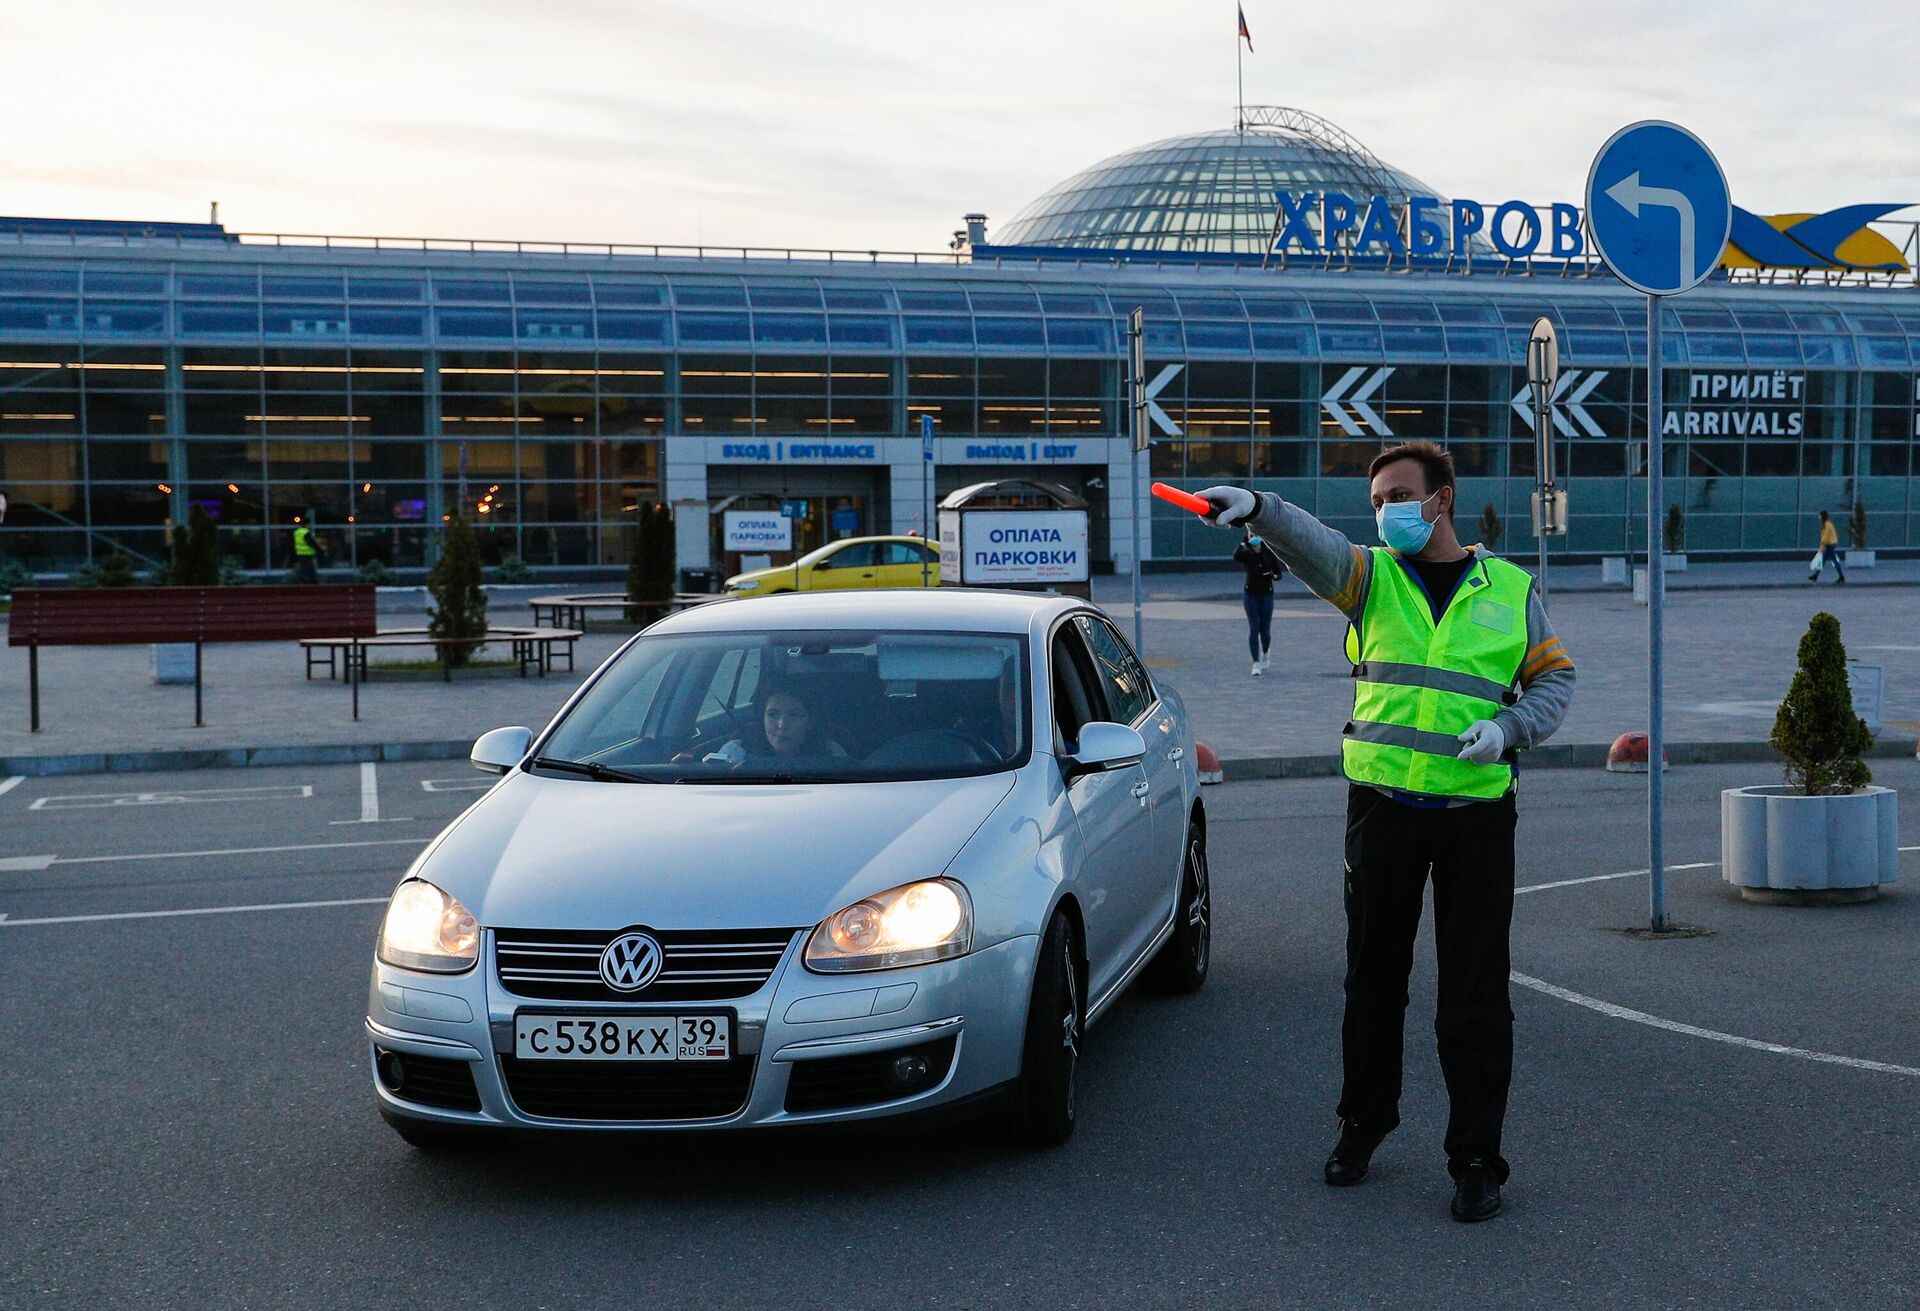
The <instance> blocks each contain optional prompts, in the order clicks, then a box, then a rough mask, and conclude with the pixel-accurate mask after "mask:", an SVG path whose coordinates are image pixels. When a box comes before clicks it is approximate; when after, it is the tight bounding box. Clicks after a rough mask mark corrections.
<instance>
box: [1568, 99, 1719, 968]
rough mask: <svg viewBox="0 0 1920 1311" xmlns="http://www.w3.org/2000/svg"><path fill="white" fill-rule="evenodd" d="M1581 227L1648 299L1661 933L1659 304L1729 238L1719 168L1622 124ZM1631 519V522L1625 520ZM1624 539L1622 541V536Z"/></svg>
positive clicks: (1653, 773) (1655, 125)
mask: <svg viewBox="0 0 1920 1311" xmlns="http://www.w3.org/2000/svg"><path fill="white" fill-rule="evenodd" d="M1587 224H1588V226H1589V227H1590V228H1591V230H1592V232H1593V243H1594V246H1595V247H1596V248H1597V249H1598V250H1599V252H1600V258H1601V259H1602V260H1604V261H1605V262H1606V265H1607V267H1608V268H1609V269H1611V270H1612V271H1613V274H1614V276H1615V277H1617V278H1619V279H1620V281H1622V282H1624V283H1626V284H1627V285H1628V286H1629V287H1632V288H1633V289H1634V290H1635V291H1638V292H1641V293H1643V294H1644V295H1645V296H1646V298H1647V447H1646V450H1647V900H1648V910H1649V913H1650V918H1651V919H1652V927H1653V932H1655V933H1666V932H1668V931H1669V930H1670V929H1671V927H1672V924H1671V922H1670V921H1669V920H1668V918H1667V850H1666V795H1665V788H1666V783H1665V777H1664V773H1663V771H1664V768H1665V765H1666V726H1665V722H1664V714H1665V710H1666V687H1665V682H1666V668H1665V666H1666V595H1667V575H1666V542H1665V541H1664V540H1663V538H1664V536H1665V533H1666V523H1665V519H1664V514H1663V512H1664V511H1665V509H1666V504H1665V503H1666V495H1665V489H1664V487H1663V486H1662V482H1663V480H1664V476H1665V473H1666V469H1665V465H1666V459H1665V454H1664V452H1663V451H1662V449H1661V448H1662V446H1663V444H1664V437H1663V434H1662V432H1661V429H1662V428H1663V427H1664V426H1665V420H1666V415H1665V414H1664V412H1663V408H1664V407H1663V402H1664V400H1665V390H1666V377H1665V373H1666V358H1665V354H1666V353H1665V351H1664V350H1663V348H1662V344H1661V340H1660V337H1661V331H1660V315H1661V310H1660V303H1661V300H1662V299H1663V298H1664V297H1667V296H1678V295H1680V294H1681V293H1683V292H1686V291H1690V290H1692V289H1693V288H1694V287H1697V286H1699V285H1700V284H1701V283H1702V282H1704V281H1705V280H1706V279H1707V278H1708V277H1709V276H1710V275H1711V274H1712V273H1713V270H1714V268H1715V267H1716V266H1717V265H1718V264H1719V262H1720V257H1721V253H1722V252H1723V251H1725V250H1726V247H1727V237H1728V235H1729V234H1730V233H1731V232H1732V230H1733V198H1732V195H1731V193H1730V192H1729V191H1728V189H1727V175H1726V173H1725V172H1724V171H1723V170H1722V169H1721V167H1720V161H1719V160H1717V159H1715V158H1714V157H1713V152H1712V151H1711V150H1709V149H1707V145H1706V143H1705V142H1704V141H1702V140H1700V138H1699V137H1696V136H1695V135H1693V133H1691V132H1689V131H1687V130H1686V129H1685V128H1683V127H1681V126H1680V125H1679V124H1677V123H1666V122H1661V121H1659V120H1647V121H1644V122H1639V123H1630V124H1628V125H1627V126H1626V127H1623V128H1621V129H1620V130H1619V131H1618V132H1615V133H1614V134H1613V135H1612V136H1611V137H1609V138H1607V142H1606V144H1605V145H1603V146H1601V147H1600V153H1599V154H1597V155H1595V156H1594V157H1593V165H1592V167H1591V168H1590V169H1588V171H1587ZM1629 519H1631V516H1629ZM1629 537H1631V533H1629Z"/></svg>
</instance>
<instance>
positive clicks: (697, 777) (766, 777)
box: [673, 773, 834, 783]
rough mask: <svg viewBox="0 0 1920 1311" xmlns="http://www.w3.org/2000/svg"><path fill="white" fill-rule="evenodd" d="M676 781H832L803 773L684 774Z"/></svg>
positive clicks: (831, 780)
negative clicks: (810, 776)
mask: <svg viewBox="0 0 1920 1311" xmlns="http://www.w3.org/2000/svg"><path fill="white" fill-rule="evenodd" d="M673 781H674V782H676V783H831V782H833V781H834V780H833V779H830V778H809V777H806V776H805V775H801V774H787V773H773V774H683V775H681V776H680V777H679V778H676V779H675V780H673Z"/></svg>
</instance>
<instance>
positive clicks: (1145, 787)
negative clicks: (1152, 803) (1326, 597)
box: [1133, 782, 1153, 802]
mask: <svg viewBox="0 0 1920 1311" xmlns="http://www.w3.org/2000/svg"><path fill="white" fill-rule="evenodd" d="M1152 790H1153V784H1151V783H1146V782H1141V783H1135V784H1134V785H1133V795H1134V796H1136V797H1139V798H1140V800H1141V801H1143V802H1144V801H1145V800H1146V799H1147V793H1148V792H1150V791H1152Z"/></svg>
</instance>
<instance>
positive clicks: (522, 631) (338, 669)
mask: <svg viewBox="0 0 1920 1311" xmlns="http://www.w3.org/2000/svg"><path fill="white" fill-rule="evenodd" d="M582 636H583V634H582V633H581V631H580V630H579V629H577V628H553V627H542V628H489V629H487V633H486V636H485V637H460V638H439V637H435V636H433V634H432V633H431V631H430V630H428V629H425V628H383V629H381V630H380V631H379V632H377V633H375V634H373V636H371V637H339V636H333V637H308V638H302V639H301V641H300V647H301V649H302V650H303V651H304V652H305V653H306V661H307V678H308V679H309V680H311V679H312V678H313V671H314V670H316V669H320V668H324V669H325V670H326V671H327V677H328V678H329V679H336V678H340V677H342V676H347V677H351V676H353V675H354V674H355V673H356V672H357V673H358V676H359V677H360V678H362V679H364V678H366V676H367V652H368V651H369V650H372V649H376V648H380V647H404V646H430V647H440V646H468V647H474V648H479V647H482V646H486V645H489V644H497V643H508V644H510V645H511V646H512V648H513V659H514V660H515V661H516V662H518V664H519V665H520V676H521V677H522V678H525V677H526V676H527V671H528V670H529V669H531V670H533V671H535V672H536V673H538V674H539V676H540V677H542V678H545V677H546V676H547V675H548V674H549V673H550V672H552V671H553V669H554V668H555V667H556V666H557V665H558V664H559V663H560V661H562V660H565V661H566V662H567V672H568V673H572V672H573V670H574V666H573V647H574V643H576V642H578V641H579V640H580V638H581V637H582ZM443 672H444V673H445V674H446V676H447V681H448V682H452V681H453V670H452V668H451V667H450V666H449V667H448V668H447V669H445V670H444V671H443Z"/></svg>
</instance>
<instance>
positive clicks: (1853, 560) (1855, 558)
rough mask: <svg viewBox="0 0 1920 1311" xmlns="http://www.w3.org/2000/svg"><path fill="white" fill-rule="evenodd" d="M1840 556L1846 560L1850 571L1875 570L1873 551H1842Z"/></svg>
mask: <svg viewBox="0 0 1920 1311" xmlns="http://www.w3.org/2000/svg"><path fill="white" fill-rule="evenodd" d="M1840 555H1841V557H1842V558H1843V559H1845V560H1846V562H1847V568H1849V569H1871V568H1873V552H1872V551H1842V552H1841V553H1840Z"/></svg>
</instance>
